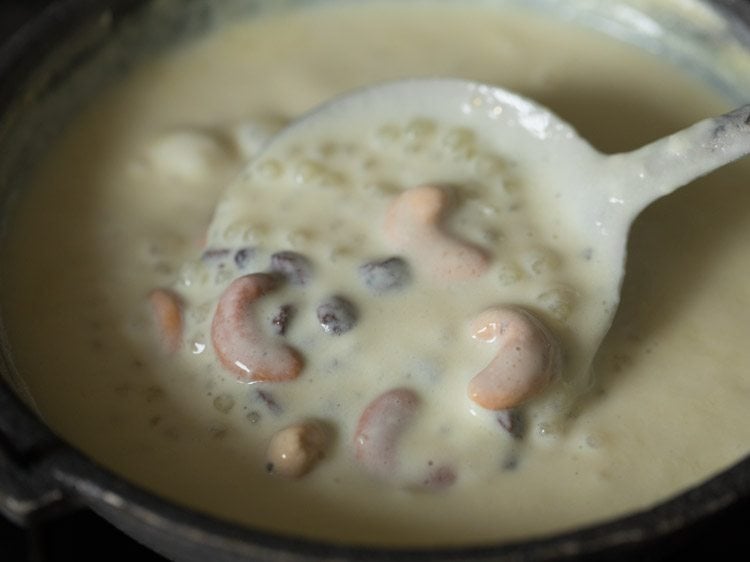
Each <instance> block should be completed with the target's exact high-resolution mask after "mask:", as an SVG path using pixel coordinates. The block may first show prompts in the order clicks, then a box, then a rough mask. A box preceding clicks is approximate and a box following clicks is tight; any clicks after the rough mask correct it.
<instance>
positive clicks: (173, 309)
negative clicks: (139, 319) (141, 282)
mask: <svg viewBox="0 0 750 562" xmlns="http://www.w3.org/2000/svg"><path fill="white" fill-rule="evenodd" d="M148 301H149V304H150V305H151V313H152V316H153V319H154V323H155V324H156V327H157V328H158V330H159V337H160V339H161V345H162V348H163V349H164V350H165V351H166V352H167V353H174V352H176V351H177V350H178V349H179V348H180V346H181V345H182V330H183V321H182V306H183V303H182V299H181V298H180V296H179V295H178V294H177V293H175V292H174V291H172V290H170V289H154V290H153V291H151V292H150V293H149V295H148Z"/></svg>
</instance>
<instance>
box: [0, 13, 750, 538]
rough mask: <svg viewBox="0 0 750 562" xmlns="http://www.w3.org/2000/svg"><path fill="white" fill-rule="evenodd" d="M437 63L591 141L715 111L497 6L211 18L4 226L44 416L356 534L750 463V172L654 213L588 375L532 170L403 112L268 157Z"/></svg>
mask: <svg viewBox="0 0 750 562" xmlns="http://www.w3.org/2000/svg"><path fill="white" fill-rule="evenodd" d="M446 30H450V32H449V33H447V31H446ZM434 75H438V76H452V77H459V78H466V79H471V80H477V81H481V82H485V83H490V84H497V85H500V86H503V87H506V88H509V89H514V90H517V91H519V92H521V93H523V94H525V95H527V96H529V97H531V98H534V99H537V100H539V101H540V102H542V103H544V104H545V105H547V106H549V107H550V108H552V109H553V110H555V111H556V112H557V113H559V114H560V115H561V116H562V117H563V118H564V119H566V120H567V121H568V122H570V123H571V124H573V125H574V126H575V127H576V128H577V129H578V131H579V132H580V134H581V136H583V137H584V138H587V139H589V140H590V141H591V143H592V144H593V145H594V146H595V147H597V148H599V149H600V150H602V151H603V152H618V151H626V150H631V149H634V148H636V147H638V146H640V145H643V144H645V143H647V142H649V141H651V140H654V139H655V138H658V137H660V136H663V135H665V134H667V133H670V132H673V131H675V130H677V129H680V128H682V127H684V126H686V125H688V124H690V123H692V122H694V121H697V120H699V119H701V118H704V117H707V116H709V115H713V114H718V113H721V112H723V111H724V110H726V109H727V108H728V105H729V104H728V102H726V101H725V100H723V99H722V98H720V97H719V96H718V95H717V94H715V93H714V92H712V91H711V90H710V89H709V88H708V87H707V86H705V85H703V84H702V83H700V82H698V81H697V80H695V79H694V78H692V77H690V76H688V75H685V74H683V73H682V72H681V71H680V70H679V69H677V68H675V67H672V66H670V65H668V64H667V63H666V62H664V61H662V60H660V59H658V58H656V57H653V56H651V55H649V54H646V53H644V52H642V51H639V50H637V49H636V48H635V47H632V46H628V45H626V44H624V43H620V42H617V41H615V40H613V39H610V38H607V37H605V36H602V35H598V34H596V33H595V32H593V31H586V30H583V29H581V28H577V27H574V26H573V25H572V24H562V23H559V22H555V21H553V20H551V19H549V20H548V19H546V18H545V17H543V16H541V15H538V14H536V13H535V12H530V11H529V12H527V11H522V10H519V11H516V10H514V9H512V8H509V7H507V6H503V7H495V6H492V5H490V4H489V3H479V2H478V3H476V4H471V5H465V4H464V3H460V4H459V3H457V2H456V3H453V2H400V3H396V2H386V1H377V2H366V3H357V4H356V5H353V4H351V3H341V2H325V3H322V4H320V5H316V6H315V7H309V8H299V9H295V10H289V11H279V12H278V13H277V12H272V13H269V14H265V15H261V16H258V17H256V18H248V19H247V20H243V21H239V22H236V23H233V24H231V25H229V24H228V25H225V26H222V27H221V28H220V29H217V30H216V31H214V32H212V33H210V34H208V35H207V36H206V37H204V38H201V39H200V40H196V41H195V42H193V43H191V44H189V45H185V46H182V47H180V48H179V49H176V50H174V51H173V52H170V53H168V54H166V55H163V56H160V57H158V58H155V59H153V60H151V61H149V62H147V63H144V64H142V65H140V66H139V67H138V68H136V69H135V70H134V71H133V72H132V73H130V74H129V75H128V76H127V77H125V78H124V79H122V80H121V81H118V83H117V84H115V85H114V86H113V87H111V88H110V89H108V90H107V91H105V92H104V93H102V94H101V95H100V96H99V97H98V98H97V99H96V100H95V101H94V102H93V103H91V104H90V106H89V107H87V108H86V109H85V111H83V112H82V113H81V115H79V116H77V117H76V118H75V119H74V120H73V122H72V123H71V124H70V125H69V126H68V127H67V129H66V130H65V131H64V132H63V134H62V135H61V138H60V140H59V142H58V143H57V144H56V145H55V147H54V149H53V150H51V151H50V152H49V154H48V155H47V157H46V158H45V159H44V160H43V161H42V162H40V163H39V167H38V169H37V170H36V171H35V174H34V176H33V180H32V185H31V186H30V188H29V189H28V190H27V194H26V195H25V196H24V197H23V198H22V199H21V200H20V201H19V202H18V203H17V205H16V208H15V209H14V213H13V218H12V221H11V225H10V228H9V229H8V234H7V236H6V240H5V244H4V246H5V249H4V266H5V267H4V274H3V287H2V288H3V295H2V296H3V308H4V314H5V318H6V323H7V328H8V332H9V334H10V343H11V346H12V349H13V353H14V360H15V362H16V364H17V367H18V369H19V372H20V373H22V375H23V377H24V380H25V381H26V384H27V386H28V392H29V395H30V396H31V397H32V399H33V402H34V405H35V406H36V407H37V409H38V410H39V412H40V413H41V415H42V416H43V418H44V419H45V420H46V421H47V422H48V423H49V424H50V425H51V426H52V427H53V428H55V430H57V431H58V432H59V433H60V434H61V435H62V436H64V437H65V438H66V439H68V440H70V441H71V442H72V443H74V444H75V445H77V446H78V447H80V448H81V449H83V450H84V451H85V452H86V453H88V454H90V455H91V456H93V457H94V458H95V459H97V460H98V461H100V462H101V463H103V464H104V465H106V466H108V467H110V468H112V469H113V470H115V471H116V472H118V473H119V474H122V475H124V476H125V477H127V478H129V479H131V480H132V481H134V482H136V483H138V484H140V485H142V486H144V487H146V488H147V489H150V490H153V491H155V492H156V493H158V494H160V495H163V496H165V497H167V498H169V499H172V500H175V501H177V502H179V503H181V504H184V505H187V506H190V507H192V508H195V509H198V510H201V511H204V512H207V513H211V514H214V515H218V516H220V517H223V518H226V519H229V520H232V521H237V522H240V523H243V524H247V525H251V526H254V527H259V528H263V529H268V530H272V531H276V532H280V533H285V534H294V535H301V536H304V537H312V538H317V539H332V540H336V541H345V542H357V543H365V544H389V545H455V544H476V543H482V542H491V541H499V540H507V539H517V538H523V537H529V536H535V535H539V534H545V533H549V532H553V531H560V530H564V529H568V528H572V527H574V526H577V525H581V524H587V523H593V522H596V521H599V520H601V519H603V518H608V517H613V516H616V515H620V514H622V513H625V512H627V511H629V510H633V509H638V508H643V507H646V506H649V505H652V504H653V503H654V502H656V501H659V500H661V499H664V498H666V497H668V496H669V495H671V494H673V493H676V492H677V491H679V490H680V489H682V488H684V487H686V486H688V485H690V484H693V483H696V482H698V481H699V480H700V479H702V478H705V477H706V476H708V475H710V474H711V473H713V472H715V471H717V470H719V469H720V468H722V467H724V466H727V465H728V464H730V463H732V462H733V461H735V460H737V459H738V458H740V457H741V456H742V455H744V454H745V453H746V451H747V449H748V445H749V444H750V428H748V427H747V424H746V423H744V418H745V411H746V400H747V397H748V394H749V393H750V382H748V380H747V377H746V376H745V374H744V372H745V371H746V368H747V366H748V365H750V356H749V355H750V351H748V350H747V346H744V345H741V342H742V341H743V340H744V334H745V333H746V331H747V329H746V325H745V324H746V323H745V322H743V316H744V314H742V311H745V309H746V308H748V307H749V306H750V295H749V294H748V289H747V288H746V284H744V283H742V282H741V280H742V279H746V278H747V275H748V274H749V273H750V272H749V271H748V269H749V268H750V265H749V264H748V260H747V259H745V257H744V255H743V254H744V253H745V252H744V248H745V247H746V245H747V243H748V242H750V213H749V212H746V211H745V210H744V209H750V201H746V199H748V197H750V196H749V195H747V194H746V193H745V191H746V190H743V189H742V186H743V184H744V183H746V182H747V180H748V179H749V177H750V170H748V167H747V165H742V164H736V165H732V166H730V167H728V168H727V169H725V170H722V171H721V172H717V173H714V174H712V175H711V176H709V177H708V178H705V179H703V180H701V181H699V182H696V183H695V184H694V185H691V186H690V187H688V188H685V190H683V191H681V192H680V193H678V194H675V195H674V196H671V197H670V198H668V199H666V200H664V201H661V202H659V203H657V204H655V205H654V206H652V207H651V208H649V209H648V210H647V211H646V212H645V213H644V215H643V216H642V217H641V218H640V219H639V221H638V222H637V224H636V225H635V227H634V229H633V232H632V240H631V243H630V247H629V249H630V258H629V261H628V274H627V276H626V280H625V283H624V287H623V301H622V303H621V308H620V310H619V312H618V315H617V317H616V319H615V323H614V326H613V328H612V330H611V331H610V333H609V335H608V337H607V339H606V341H605V343H604V346H603V348H602V349H601V352H600V353H599V355H598V357H597V359H596V361H595V363H594V365H593V367H591V368H589V365H588V364H586V363H585V362H584V361H582V359H581V354H580V349H579V337H580V334H578V333H576V332H575V330H573V329H571V326H574V325H576V324H577V323H580V319H581V318H580V315H582V314H584V313H585V311H586V310H589V309H590V307H592V306H594V305H597V306H598V305H599V304H598V303H599V301H600V300H601V299H600V295H598V294H597V286H598V279H599V276H600V275H601V274H602V272H601V271H599V270H598V269H597V266H596V261H595V260H592V259H591V258H592V256H591V255H590V253H588V252H587V244H586V240H582V239H579V238H578V237H576V236H575V235H574V234H572V233H571V232H570V231H568V230H566V229H565V228H564V225H559V224H557V223H555V221H553V220H550V218H549V217H550V214H548V212H547V211H548V210H547V209H545V208H544V207H542V206H539V205H537V204H536V203H535V201H536V200H535V199H534V198H533V197H531V196H530V195H529V194H530V193H532V192H533V189H534V187H535V185H534V175H533V173H532V172H531V171H530V169H529V167H528V166H527V164H525V163H524V162H522V161H520V160H519V159H518V158H517V157H516V156H515V155H514V154H512V153H509V152H507V151H498V150H496V148H494V147H493V145H492V144H491V143H488V142H486V139H483V138H482V137H481V135H480V134H478V133H477V131H474V130H472V129H471V128H467V127H464V126H461V125H460V124H457V123H455V122H451V120H450V119H448V118H446V119H442V118H435V117H434V115H432V116H430V117H429V118H427V117H425V116H424V115H421V114H420V113H419V112H418V111H417V112H413V113H411V114H409V115H406V114H405V115H403V116H401V117H399V118H394V116H392V115H388V116H381V115H379V114H376V113H375V114H371V115H367V116H366V118H365V119H364V120H363V121H362V122H357V123H351V124H350V125H351V126H347V127H345V128H342V129H340V130H336V131H324V132H322V133H321V132H320V131H318V132H316V133H314V134H312V133H311V134H310V135H309V136H308V137H307V138H305V139H303V140H304V141H305V142H303V143H301V144H300V143H295V142H291V141H290V142H287V141H285V140H284V138H283V137H279V138H278V139H276V140H274V141H273V142H271V144H267V143H268V142H269V139H271V138H272V137H273V135H274V133H276V132H277V131H279V130H280V129H281V128H282V127H283V126H284V125H285V124H287V123H289V122H290V121H291V120H293V119H295V118H296V117H298V116H300V115H301V114H303V113H304V112H305V111H307V110H309V109H311V108H312V107H314V106H316V105H317V104H319V103H321V102H323V101H325V100H327V99H331V98H332V97H334V96H336V95H338V94H341V93H342V92H345V91H349V90H351V89H353V88H359V87H363V86H367V85H371V84H374V83H378V82H382V81H387V80H393V79H398V78H404V77H420V76H434ZM675 91H679V92H680V95H681V102H680V104H679V105H678V106H675V105H674V104H672V103H671V100H672V96H671V92H675ZM605 117H606V120H605V119H604V118H605ZM30 256H32V257H33V258H30ZM608 304H609V303H601V306H607V305H608ZM30 311H47V313H46V314H43V315H42V314H39V313H38V312H35V313H34V314H31V313H30ZM508 327H510V328H508ZM507 334H510V336H508V335H507ZM504 338H505V339H504ZM508 338H511V339H508ZM513 338H515V339H513ZM508 342H511V343H508ZM498 357H511V359H510V360H508V361H505V359H503V360H502V361H501V362H498V361H499V360H498V359H497V358H498ZM518 365H521V366H522V372H521V371H518V370H514V369H517V368H518ZM511 367H512V368H511ZM524 369H525V370H524ZM519 373H521V375H522V376H521V375H519ZM516 375H519V376H516ZM524 377H526V378H524ZM519 380H520V382H519ZM509 381H510V382H509ZM498 386H499V387H501V389H502V392H496V390H497V388H498Z"/></svg>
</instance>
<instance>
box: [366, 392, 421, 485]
mask: <svg viewBox="0 0 750 562" xmlns="http://www.w3.org/2000/svg"><path fill="white" fill-rule="evenodd" d="M418 407H419V397H418V396H417V394H416V393H415V392H414V391H413V390H410V389H408V388H395V389H392V390H389V391H387V392H385V393H383V394H381V395H380V396H378V397H377V398H375V399H374V400H373V401H372V402H370V403H369V404H368V405H367V407H366V408H365V409H364V411H363V412H362V415H361V416H360V418H359V422H358V423H357V429H356V431H355V433H354V454H355V458H356V459H357V462H359V464H360V465H361V466H362V467H364V468H365V470H367V471H368V472H370V473H371V474H373V475H374V476H377V477H379V478H382V479H390V478H392V477H393V474H394V473H395V472H396V470H397V468H398V442H399V438H400V437H401V434H402V433H403V432H404V431H405V430H406V428H407V427H409V425H410V423H411V421H412V419H413V418H414V415H415V414H416V412H417V408H418Z"/></svg>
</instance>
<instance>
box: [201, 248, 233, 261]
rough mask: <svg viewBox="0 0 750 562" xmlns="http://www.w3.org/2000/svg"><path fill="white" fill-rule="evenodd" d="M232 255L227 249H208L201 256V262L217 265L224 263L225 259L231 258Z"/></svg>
mask: <svg viewBox="0 0 750 562" xmlns="http://www.w3.org/2000/svg"><path fill="white" fill-rule="evenodd" d="M230 253H231V252H230V251H229V249H227V248H207V249H206V250H204V251H203V254H201V260H202V261H204V262H206V263H210V264H216V263H219V262H222V261H224V259H225V258H227V257H229V254H230Z"/></svg>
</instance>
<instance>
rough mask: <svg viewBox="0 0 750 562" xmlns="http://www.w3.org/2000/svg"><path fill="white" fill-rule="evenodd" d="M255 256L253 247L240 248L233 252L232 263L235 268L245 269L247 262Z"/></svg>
mask: <svg viewBox="0 0 750 562" xmlns="http://www.w3.org/2000/svg"><path fill="white" fill-rule="evenodd" d="M254 257H255V248H251V247H245V248H240V249H239V250H237V251H236V252H235V253H234V265H236V266H237V269H245V267H247V264H248V263H249V262H250V260H252V259H253V258H254Z"/></svg>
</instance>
